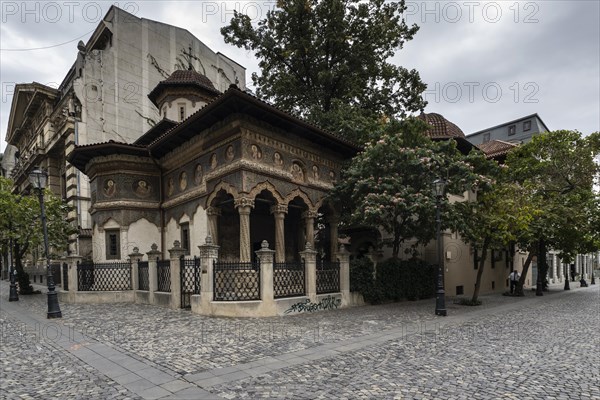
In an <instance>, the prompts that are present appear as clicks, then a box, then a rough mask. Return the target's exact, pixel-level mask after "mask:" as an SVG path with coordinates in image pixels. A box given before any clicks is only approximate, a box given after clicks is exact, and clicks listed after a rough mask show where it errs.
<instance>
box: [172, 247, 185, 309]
mask: <svg viewBox="0 0 600 400" xmlns="http://www.w3.org/2000/svg"><path fill="white" fill-rule="evenodd" d="M184 255H185V249H184V248H182V247H181V242H180V241H179V240H176V241H174V242H173V248H171V249H169V256H170V257H169V258H170V259H171V308H172V309H175V310H176V309H178V308H181V259H182V258H183V256H184Z"/></svg>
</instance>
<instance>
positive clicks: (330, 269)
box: [317, 260, 340, 294]
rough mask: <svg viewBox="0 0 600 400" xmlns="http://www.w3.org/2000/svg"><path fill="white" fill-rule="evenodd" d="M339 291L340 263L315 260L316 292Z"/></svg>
mask: <svg viewBox="0 0 600 400" xmlns="http://www.w3.org/2000/svg"><path fill="white" fill-rule="evenodd" d="M339 291H340V263H339V262H329V261H320V260H319V261H318V262H317V294H324V293H337V292H339Z"/></svg>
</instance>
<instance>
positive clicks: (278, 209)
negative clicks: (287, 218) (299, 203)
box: [271, 204, 288, 214]
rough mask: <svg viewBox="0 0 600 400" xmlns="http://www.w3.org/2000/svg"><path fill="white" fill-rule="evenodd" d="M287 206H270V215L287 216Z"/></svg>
mask: <svg viewBox="0 0 600 400" xmlns="http://www.w3.org/2000/svg"><path fill="white" fill-rule="evenodd" d="M287 212H288V206H287V205H285V204H276V205H274V206H271V214H287Z"/></svg>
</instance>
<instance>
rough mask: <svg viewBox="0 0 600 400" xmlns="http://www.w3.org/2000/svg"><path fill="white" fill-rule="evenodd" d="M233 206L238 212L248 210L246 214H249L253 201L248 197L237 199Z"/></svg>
mask: <svg viewBox="0 0 600 400" xmlns="http://www.w3.org/2000/svg"><path fill="white" fill-rule="evenodd" d="M233 205H234V207H235V208H237V209H238V211H240V212H241V210H244V211H246V210H248V212H250V209H251V208H254V200H253V199H251V198H249V197H238V198H237V199H234V200H233Z"/></svg>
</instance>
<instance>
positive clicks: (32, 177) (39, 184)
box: [29, 167, 48, 190]
mask: <svg viewBox="0 0 600 400" xmlns="http://www.w3.org/2000/svg"><path fill="white" fill-rule="evenodd" d="M29 182H30V183H31V186H33V188H34V189H39V190H44V189H45V188H46V184H47V183H48V174H47V173H46V171H44V170H42V169H41V168H40V167H35V168H34V169H33V171H31V172H30V173H29Z"/></svg>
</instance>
